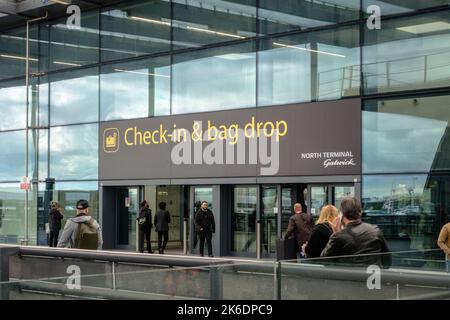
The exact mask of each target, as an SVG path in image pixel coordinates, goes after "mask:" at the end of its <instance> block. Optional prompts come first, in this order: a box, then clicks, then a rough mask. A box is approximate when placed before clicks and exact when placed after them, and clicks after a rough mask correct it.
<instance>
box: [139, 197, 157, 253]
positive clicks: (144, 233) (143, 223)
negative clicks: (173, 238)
mask: <svg viewBox="0 0 450 320" xmlns="http://www.w3.org/2000/svg"><path fill="white" fill-rule="evenodd" d="M136 220H137V221H138V223H139V252H141V253H143V252H144V238H145V241H146V242H147V250H148V253H153V250H152V245H151V241H150V236H151V232H152V227H153V224H152V210H151V209H150V206H149V205H148V202H147V200H144V201H142V202H141V204H140V206H139V216H138V217H137V218H136Z"/></svg>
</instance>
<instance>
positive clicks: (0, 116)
mask: <svg viewBox="0 0 450 320" xmlns="http://www.w3.org/2000/svg"><path fill="white" fill-rule="evenodd" d="M25 92H26V90H25V81H24V80H21V81H13V82H1V83H0V130H14V129H25V121H26V120H25V118H26V96H25Z"/></svg>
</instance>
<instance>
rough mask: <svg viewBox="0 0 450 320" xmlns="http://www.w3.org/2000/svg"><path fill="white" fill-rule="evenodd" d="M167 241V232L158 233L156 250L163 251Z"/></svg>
mask: <svg viewBox="0 0 450 320" xmlns="http://www.w3.org/2000/svg"><path fill="white" fill-rule="evenodd" d="M163 238H164V241H163ZM168 241H169V231H158V250H160V251H161V250H162V251H164V249H166V246H167V242H168Z"/></svg>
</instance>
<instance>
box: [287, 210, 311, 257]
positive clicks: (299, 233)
mask: <svg viewBox="0 0 450 320" xmlns="http://www.w3.org/2000/svg"><path fill="white" fill-rule="evenodd" d="M294 212H295V213H294V215H293V216H291V217H290V218H289V224H288V229H287V231H286V234H285V235H284V240H287V239H289V237H290V236H291V235H292V234H294V237H295V240H297V245H298V246H297V249H298V251H299V253H300V257H303V252H302V246H303V244H304V243H306V242H307V241H308V240H309V238H310V237H311V232H312V229H313V227H314V221H313V217H312V215H311V214H310V213H306V212H302V205H301V204H300V203H298V202H297V203H296V204H295V205H294Z"/></svg>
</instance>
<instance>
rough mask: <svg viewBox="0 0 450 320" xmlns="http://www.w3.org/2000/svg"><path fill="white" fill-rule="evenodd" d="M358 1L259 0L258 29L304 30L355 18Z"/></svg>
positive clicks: (263, 30)
mask: <svg viewBox="0 0 450 320" xmlns="http://www.w3.org/2000/svg"><path fill="white" fill-rule="evenodd" d="M359 6H360V3H359V1H355V0H327V1H310V0H296V1H286V0H260V1H259V9H258V19H259V24H260V32H261V33H262V34H271V33H278V32H285V31H292V30H304V29H307V28H314V27H320V26H327V25H331V24H336V23H341V22H345V21H352V20H358V19H359Z"/></svg>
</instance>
